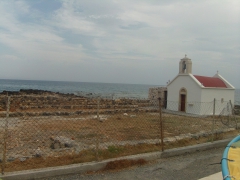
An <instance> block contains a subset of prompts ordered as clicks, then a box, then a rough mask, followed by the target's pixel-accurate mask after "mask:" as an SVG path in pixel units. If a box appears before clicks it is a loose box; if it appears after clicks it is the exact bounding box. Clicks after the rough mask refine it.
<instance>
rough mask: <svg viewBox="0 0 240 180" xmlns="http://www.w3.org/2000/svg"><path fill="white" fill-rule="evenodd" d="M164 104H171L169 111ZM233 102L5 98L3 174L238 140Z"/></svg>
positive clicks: (0, 108)
mask: <svg viewBox="0 0 240 180" xmlns="http://www.w3.org/2000/svg"><path fill="white" fill-rule="evenodd" d="M165 104H167V106H166V108H165ZM238 108H239V106H236V107H235V106H234V104H232V102H230V101H229V102H222V101H216V100H213V101H212V102H206V103H199V102H191V103H189V102H188V103H186V110H185V112H182V111H179V103H178V102H169V101H168V102H162V101H161V99H159V100H158V101H154V102H150V101H149V100H140V99H124V98H122V99H113V98H103V97H101V98H100V97H93V98H89V97H88V98H86V97H81V96H76V95H60V94H56V93H55V94H42V95H11V96H7V95H1V96H0V129H1V131H0V138H1V141H2V142H1V144H0V159H1V161H0V163H1V172H2V174H4V172H10V171H19V170H25V169H35V168H43V167H50V166H59V165H67V164H73V163H82V162H91V161H101V160H103V159H108V158H113V157H120V156H126V155H132V154H139V153H146V152H153V151H164V150H165V149H169V148H174V147H179V146H185V145H189V144H196V143H203V142H211V141H214V140H218V139H222V138H226V137H227V136H228V135H235V134H237V131H238V130H237V129H238V122H239V120H240V119H239V116H237V115H235V114H236V113H235V112H238V110H239V109H238Z"/></svg>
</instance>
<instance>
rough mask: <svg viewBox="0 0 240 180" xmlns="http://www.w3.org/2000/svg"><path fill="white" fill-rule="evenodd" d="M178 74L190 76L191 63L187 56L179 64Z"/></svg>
mask: <svg viewBox="0 0 240 180" xmlns="http://www.w3.org/2000/svg"><path fill="white" fill-rule="evenodd" d="M179 74H192V61H191V59H189V58H188V57H187V55H185V57H184V58H182V59H181V60H180V62H179Z"/></svg>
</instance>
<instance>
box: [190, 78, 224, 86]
mask: <svg viewBox="0 0 240 180" xmlns="http://www.w3.org/2000/svg"><path fill="white" fill-rule="evenodd" d="M194 77H195V78H196V79H197V80H198V81H199V82H200V83H201V84H202V85H203V86H204V87H216V88H227V86H226V84H225V83H224V82H223V80H221V79H219V78H217V77H206V76H197V75H194Z"/></svg>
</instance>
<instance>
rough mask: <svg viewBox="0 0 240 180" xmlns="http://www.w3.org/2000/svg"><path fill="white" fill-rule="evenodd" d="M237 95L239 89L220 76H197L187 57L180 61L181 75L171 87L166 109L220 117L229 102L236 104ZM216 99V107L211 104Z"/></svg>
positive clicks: (168, 86)
mask: <svg viewBox="0 0 240 180" xmlns="http://www.w3.org/2000/svg"><path fill="white" fill-rule="evenodd" d="M234 93H235V88H234V87H233V86H232V85H231V84H230V83H229V82H228V81H227V80H226V79H224V78H223V77H222V76H221V75H220V74H219V73H217V74H215V75H214V76H213V77H206V76H201V75H193V74H192V61H191V59H189V58H188V57H187V56H186V55H185V57H184V58H183V59H181V60H180V62H179V73H178V75H177V76H176V77H175V78H174V79H173V80H172V81H170V82H169V83H168V85H167V104H166V108H167V109H168V110H173V111H183V112H186V113H191V114H199V115H212V114H213V113H215V114H216V115H218V114H220V113H221V111H223V109H224V108H225V107H226V104H227V103H228V102H231V103H234ZM214 99H215V102H216V104H215V106H213V103H211V102H213V101H214ZM171 102H173V103H171ZM174 102H175V105H174ZM176 102H178V104H177V105H176ZM226 102H227V103H226ZM231 103H229V104H231ZM232 105H234V104H232Z"/></svg>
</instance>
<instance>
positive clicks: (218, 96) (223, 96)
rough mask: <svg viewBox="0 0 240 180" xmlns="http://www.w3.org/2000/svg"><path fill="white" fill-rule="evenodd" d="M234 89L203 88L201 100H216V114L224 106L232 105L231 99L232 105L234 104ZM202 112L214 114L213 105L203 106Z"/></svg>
mask: <svg viewBox="0 0 240 180" xmlns="http://www.w3.org/2000/svg"><path fill="white" fill-rule="evenodd" d="M234 93H235V90H234V89H228V88H219V89H216V88H203V90H202V96H201V102H205V104H207V102H213V101H214V99H215V100H216V101H215V115H219V114H220V113H221V112H222V110H223V109H224V108H226V107H227V106H230V104H228V103H229V101H230V100H231V103H232V105H233V106H234ZM201 114H208V115H211V114H213V105H212V106H209V107H206V106H204V109H203V108H202V111H201Z"/></svg>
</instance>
